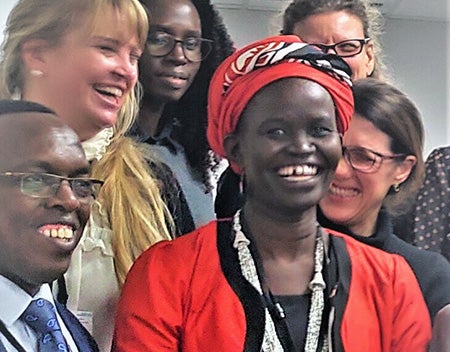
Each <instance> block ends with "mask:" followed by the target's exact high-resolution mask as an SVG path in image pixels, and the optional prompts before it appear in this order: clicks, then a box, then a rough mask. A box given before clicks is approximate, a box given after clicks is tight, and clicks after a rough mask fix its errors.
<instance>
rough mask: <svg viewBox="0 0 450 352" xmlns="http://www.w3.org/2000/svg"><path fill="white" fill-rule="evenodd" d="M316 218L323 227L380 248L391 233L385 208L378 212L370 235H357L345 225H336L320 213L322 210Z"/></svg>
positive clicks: (389, 219)
mask: <svg viewBox="0 0 450 352" xmlns="http://www.w3.org/2000/svg"><path fill="white" fill-rule="evenodd" d="M317 218H318V219H319V222H320V224H321V225H322V226H323V227H326V228H329V229H332V230H335V231H338V232H341V233H345V234H347V235H350V236H351V237H353V238H354V239H356V240H357V241H359V242H362V243H365V244H368V245H369V246H372V247H375V248H379V249H382V248H383V247H384V244H385V242H386V240H387V238H388V236H389V235H390V234H392V233H393V227H392V221H391V217H390V215H389V214H388V213H387V211H386V210H385V209H383V208H382V209H381V210H380V212H379V213H378V218H377V224H376V231H375V233H374V234H373V235H372V236H370V237H365V236H359V235H357V234H356V233H354V232H352V231H350V230H349V229H348V228H347V227H345V226H343V225H338V224H335V223H333V222H332V221H330V220H329V219H327V218H326V217H325V215H324V214H323V213H322V211H321V210H320V208H319V210H318V213H317Z"/></svg>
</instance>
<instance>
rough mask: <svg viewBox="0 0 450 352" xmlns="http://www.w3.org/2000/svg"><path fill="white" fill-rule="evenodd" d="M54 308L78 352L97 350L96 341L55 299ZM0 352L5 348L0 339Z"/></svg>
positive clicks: (4, 351)
mask: <svg viewBox="0 0 450 352" xmlns="http://www.w3.org/2000/svg"><path fill="white" fill-rule="evenodd" d="M55 303H56V309H58V313H59V315H60V316H61V318H62V320H63V321H64V324H66V327H67V329H68V330H69V331H70V334H71V335H72V338H73V340H74V341H75V344H76V345H77V347H78V351H80V352H99V349H98V346H97V343H96V342H95V341H94V339H93V338H92V336H91V335H90V334H89V332H88V331H87V330H86V329H85V328H84V326H83V325H81V323H80V322H79V321H78V319H77V318H76V317H75V316H74V315H73V314H72V313H71V312H70V311H69V310H68V309H67V308H66V307H65V306H64V305H62V304H61V303H59V302H58V301H56V300H55ZM0 352H6V348H5V346H4V345H3V343H2V342H1V341H0Z"/></svg>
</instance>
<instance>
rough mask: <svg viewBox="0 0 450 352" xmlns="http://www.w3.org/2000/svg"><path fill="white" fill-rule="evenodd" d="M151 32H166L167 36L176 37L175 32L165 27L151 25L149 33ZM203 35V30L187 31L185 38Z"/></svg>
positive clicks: (184, 33) (184, 34)
mask: <svg viewBox="0 0 450 352" xmlns="http://www.w3.org/2000/svg"><path fill="white" fill-rule="evenodd" d="M151 32H165V33H167V34H171V35H173V36H175V33H174V32H173V30H172V29H171V28H170V27H168V26H164V25H150V27H149V33H151ZM201 35H202V32H201V30H198V31H197V30H187V31H185V32H183V37H201Z"/></svg>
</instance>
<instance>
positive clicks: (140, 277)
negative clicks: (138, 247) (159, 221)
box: [112, 242, 183, 352]
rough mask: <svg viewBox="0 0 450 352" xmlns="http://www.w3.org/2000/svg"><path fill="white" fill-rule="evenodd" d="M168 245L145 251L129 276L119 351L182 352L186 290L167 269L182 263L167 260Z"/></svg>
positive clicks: (115, 348)
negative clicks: (180, 347) (180, 344)
mask: <svg viewBox="0 0 450 352" xmlns="http://www.w3.org/2000/svg"><path fill="white" fill-rule="evenodd" d="M165 246H167V243H165V242H162V243H158V244H156V245H155V246H153V247H152V248H151V249H150V250H148V251H147V252H145V253H144V254H143V255H142V256H141V257H140V258H139V259H138V260H137V261H136V262H135V264H134V265H133V267H132V269H131V271H130V273H129V274H128V276H127V280H126V283H125V285H124V287H123V291H122V295H121V298H120V301H119V306H118V312H117V315H116V325H115V332H114V343H113V349H112V350H113V351H115V352H125V351H127V352H131V351H133V352H137V351H178V350H179V341H180V336H179V334H180V329H181V326H182V317H183V302H182V297H183V294H182V290H183V287H182V284H180V285H173V282H172V279H171V271H170V270H167V268H168V267H171V266H174V265H175V266H177V265H179V263H177V260H176V258H173V256H169V257H165V255H164V253H166V251H165V250H164V249H165V248H164V247H165ZM174 259H175V260H174ZM152 275H158V279H157V280H155V279H154V278H153V280H152V278H151V276H152Z"/></svg>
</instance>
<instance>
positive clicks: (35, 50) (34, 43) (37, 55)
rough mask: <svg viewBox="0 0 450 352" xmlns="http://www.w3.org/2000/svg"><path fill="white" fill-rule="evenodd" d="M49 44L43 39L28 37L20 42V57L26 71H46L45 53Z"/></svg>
mask: <svg viewBox="0 0 450 352" xmlns="http://www.w3.org/2000/svg"><path fill="white" fill-rule="evenodd" d="M48 48H49V44H48V42H47V41H45V40H44V39H29V40H27V41H25V42H24V43H23V44H22V47H21V57H22V61H23V63H24V65H25V69H26V71H27V72H29V73H31V74H33V72H36V73H37V72H41V73H44V72H45V71H46V60H45V53H46V51H47V49H48Z"/></svg>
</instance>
